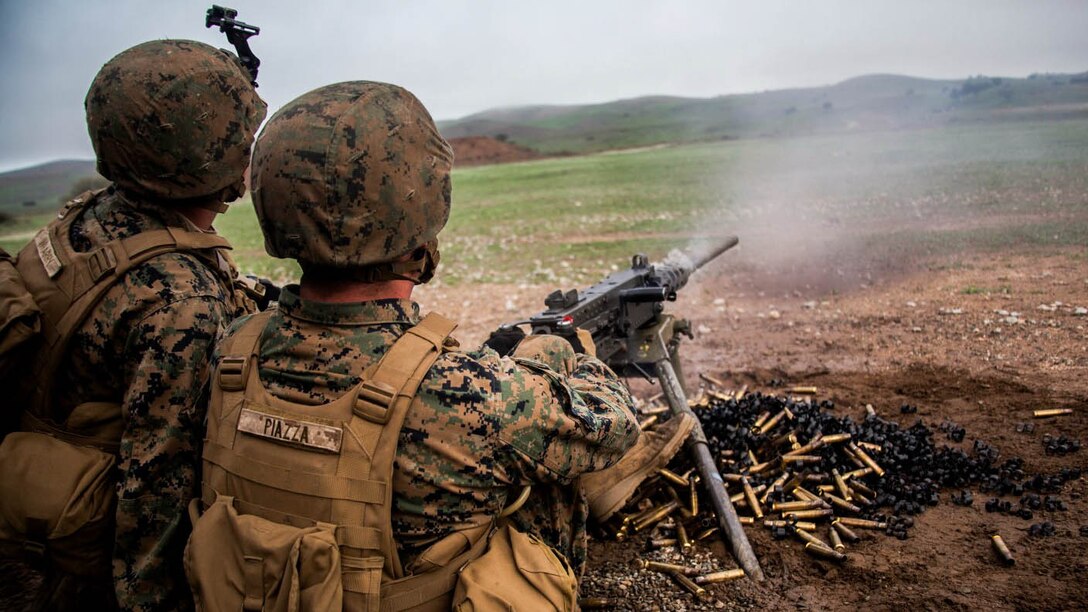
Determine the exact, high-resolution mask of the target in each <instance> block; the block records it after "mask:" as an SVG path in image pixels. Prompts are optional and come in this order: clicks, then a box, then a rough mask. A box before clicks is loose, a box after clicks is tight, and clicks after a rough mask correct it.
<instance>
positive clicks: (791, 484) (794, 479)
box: [782, 474, 805, 493]
mask: <svg viewBox="0 0 1088 612" xmlns="http://www.w3.org/2000/svg"><path fill="white" fill-rule="evenodd" d="M803 482H805V475H804V474H794V475H793V476H791V477H790V479H789V480H787V481H786V484H784V485H782V490H783V491H786V492H787V493H788V492H790V491H793V490H794V489H796V488H797V487H800V486H801V483H803Z"/></svg>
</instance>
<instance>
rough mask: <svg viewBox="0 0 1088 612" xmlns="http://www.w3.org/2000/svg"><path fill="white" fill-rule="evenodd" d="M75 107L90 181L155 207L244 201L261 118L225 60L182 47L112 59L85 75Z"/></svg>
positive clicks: (164, 43) (234, 63) (192, 45)
mask: <svg viewBox="0 0 1088 612" xmlns="http://www.w3.org/2000/svg"><path fill="white" fill-rule="evenodd" d="M84 106H85V108H86V111H87V131H88V132H89V133H90V136H91V142H92V144H93V145H94V150H95V154H96V155H97V157H98V172H99V173H100V174H101V175H102V176H104V177H106V178H107V179H109V180H111V181H113V182H114V183H116V184H117V185H118V186H119V187H121V188H122V189H124V190H126V191H130V192H133V193H137V194H141V195H146V196H152V197H156V198H161V199H165V200H185V199H190V198H202V197H208V196H214V197H219V198H222V200H223V201H230V200H233V199H236V198H238V197H240V196H241V195H242V194H243V193H245V186H244V183H243V180H242V179H243V175H244V173H245V169H246V167H247V166H248V165H249V153H250V147H251V146H252V144H253V137H254V135H255V134H256V132H257V128H258V127H259V126H260V124H261V121H263V120H264V117H265V112H266V110H267V107H266V105H265V103H264V101H263V100H261V98H260V97H259V96H258V95H257V92H256V90H254V88H253V85H252V83H251V81H250V78H249V75H248V74H247V73H246V72H245V70H244V69H243V68H242V67H241V65H240V63H239V62H238V60H237V59H236V58H235V57H234V56H233V55H231V54H230V53H228V52H226V51H223V50H221V49H216V48H215V47H211V46H209V45H205V44H204V43H200V42H196V41H191V40H155V41H150V42H146V43H143V44H140V45H137V46H135V47H132V48H131V49H128V50H126V51H122V52H121V53H119V54H118V55H117V56H116V57H114V58H113V59H111V60H110V61H108V62H106V64H105V65H104V66H102V69H101V70H100V71H99V72H98V75H97V76H95V78H94V81H93V82H92V83H91V88H90V90H88V92H87V98H86V100H85V101H84Z"/></svg>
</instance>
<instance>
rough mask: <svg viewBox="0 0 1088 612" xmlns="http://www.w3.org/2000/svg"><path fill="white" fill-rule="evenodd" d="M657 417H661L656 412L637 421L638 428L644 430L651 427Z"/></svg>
mask: <svg viewBox="0 0 1088 612" xmlns="http://www.w3.org/2000/svg"><path fill="white" fill-rule="evenodd" d="M659 418H661V417H659V416H657V415H656V414H653V415H650V416H648V417H646V418H645V419H643V420H642V421H640V422H639V424H638V428H639V429H641V430H642V431H646V430H647V429H649V428H651V427H653V426H654V425H655V424H656V423H657V420H658V419H659Z"/></svg>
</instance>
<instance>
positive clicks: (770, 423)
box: [754, 409, 787, 433]
mask: <svg viewBox="0 0 1088 612" xmlns="http://www.w3.org/2000/svg"><path fill="white" fill-rule="evenodd" d="M786 412H787V411H786V410H785V409H782V410H780V411H779V412H778V414H776V415H774V416H773V417H771V418H769V419H767V422H766V423H763V424H762V425H760V426H759V427H758V428H756V429H755V430H754V431H755V433H763V432H767V431H770V430H772V429H774V426H775V425H778V423H779V421H781V420H782V419H783V417H785V416H786Z"/></svg>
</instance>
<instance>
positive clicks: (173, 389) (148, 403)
mask: <svg viewBox="0 0 1088 612" xmlns="http://www.w3.org/2000/svg"><path fill="white" fill-rule="evenodd" d="M228 320H229V314H228V308H227V306H226V305H225V304H224V302H223V301H222V300H219V299H215V298H212V297H206V296H205V297H188V298H185V299H182V300H178V301H174V302H171V303H169V304H167V305H165V306H163V307H161V308H158V309H157V310H155V311H153V312H151V313H150V314H148V315H147V316H145V317H144V318H143V319H142V320H141V321H140V322H139V323H138V324H137V325H135V326H133V328H132V330H131V332H130V334H129V336H128V341H127V343H126V346H125V362H124V363H125V367H126V368H127V369H128V371H127V372H126V373H125V374H126V379H127V380H129V381H131V382H130V384H129V386H128V389H127V391H126V393H125V396H124V403H123V406H122V408H123V411H124V412H123V413H124V416H125V419H126V422H125V432H124V434H123V436H122V439H121V453H120V461H119V464H118V468H119V483H118V498H119V499H118V504H117V514H116V519H117V531H116V542H115V547H114V556H113V575H114V585H115V588H116V591H117V599H118V603H119V604H120V607H121V609H123V610H140V611H143V610H159V609H171V610H176V609H189V608H191V607H192V599H191V595H190V594H189V589H188V585H187V583H186V581H185V576H184V573H183V571H182V567H181V558H182V550H183V547H184V544H185V538H186V535H187V531H188V524H187V520H188V519H187V518H186V506H187V504H188V502H189V500H190V499H191V498H192V497H193V495H194V492H195V487H196V482H197V481H196V465H197V462H198V461H199V456H198V454H197V453H198V449H199V442H200V438H201V436H202V433H203V421H204V410H205V407H204V405H203V404H202V403H201V402H200V401H199V399H200V394H201V390H202V388H203V387H204V385H205V382H206V380H207V378H208V376H209V371H210V369H209V358H210V351H211V350H212V345H213V343H214V341H215V339H216V336H217V334H218V333H219V331H220V330H221V328H222V327H223V326H224V325H225V324H226V322H227V321H228Z"/></svg>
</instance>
